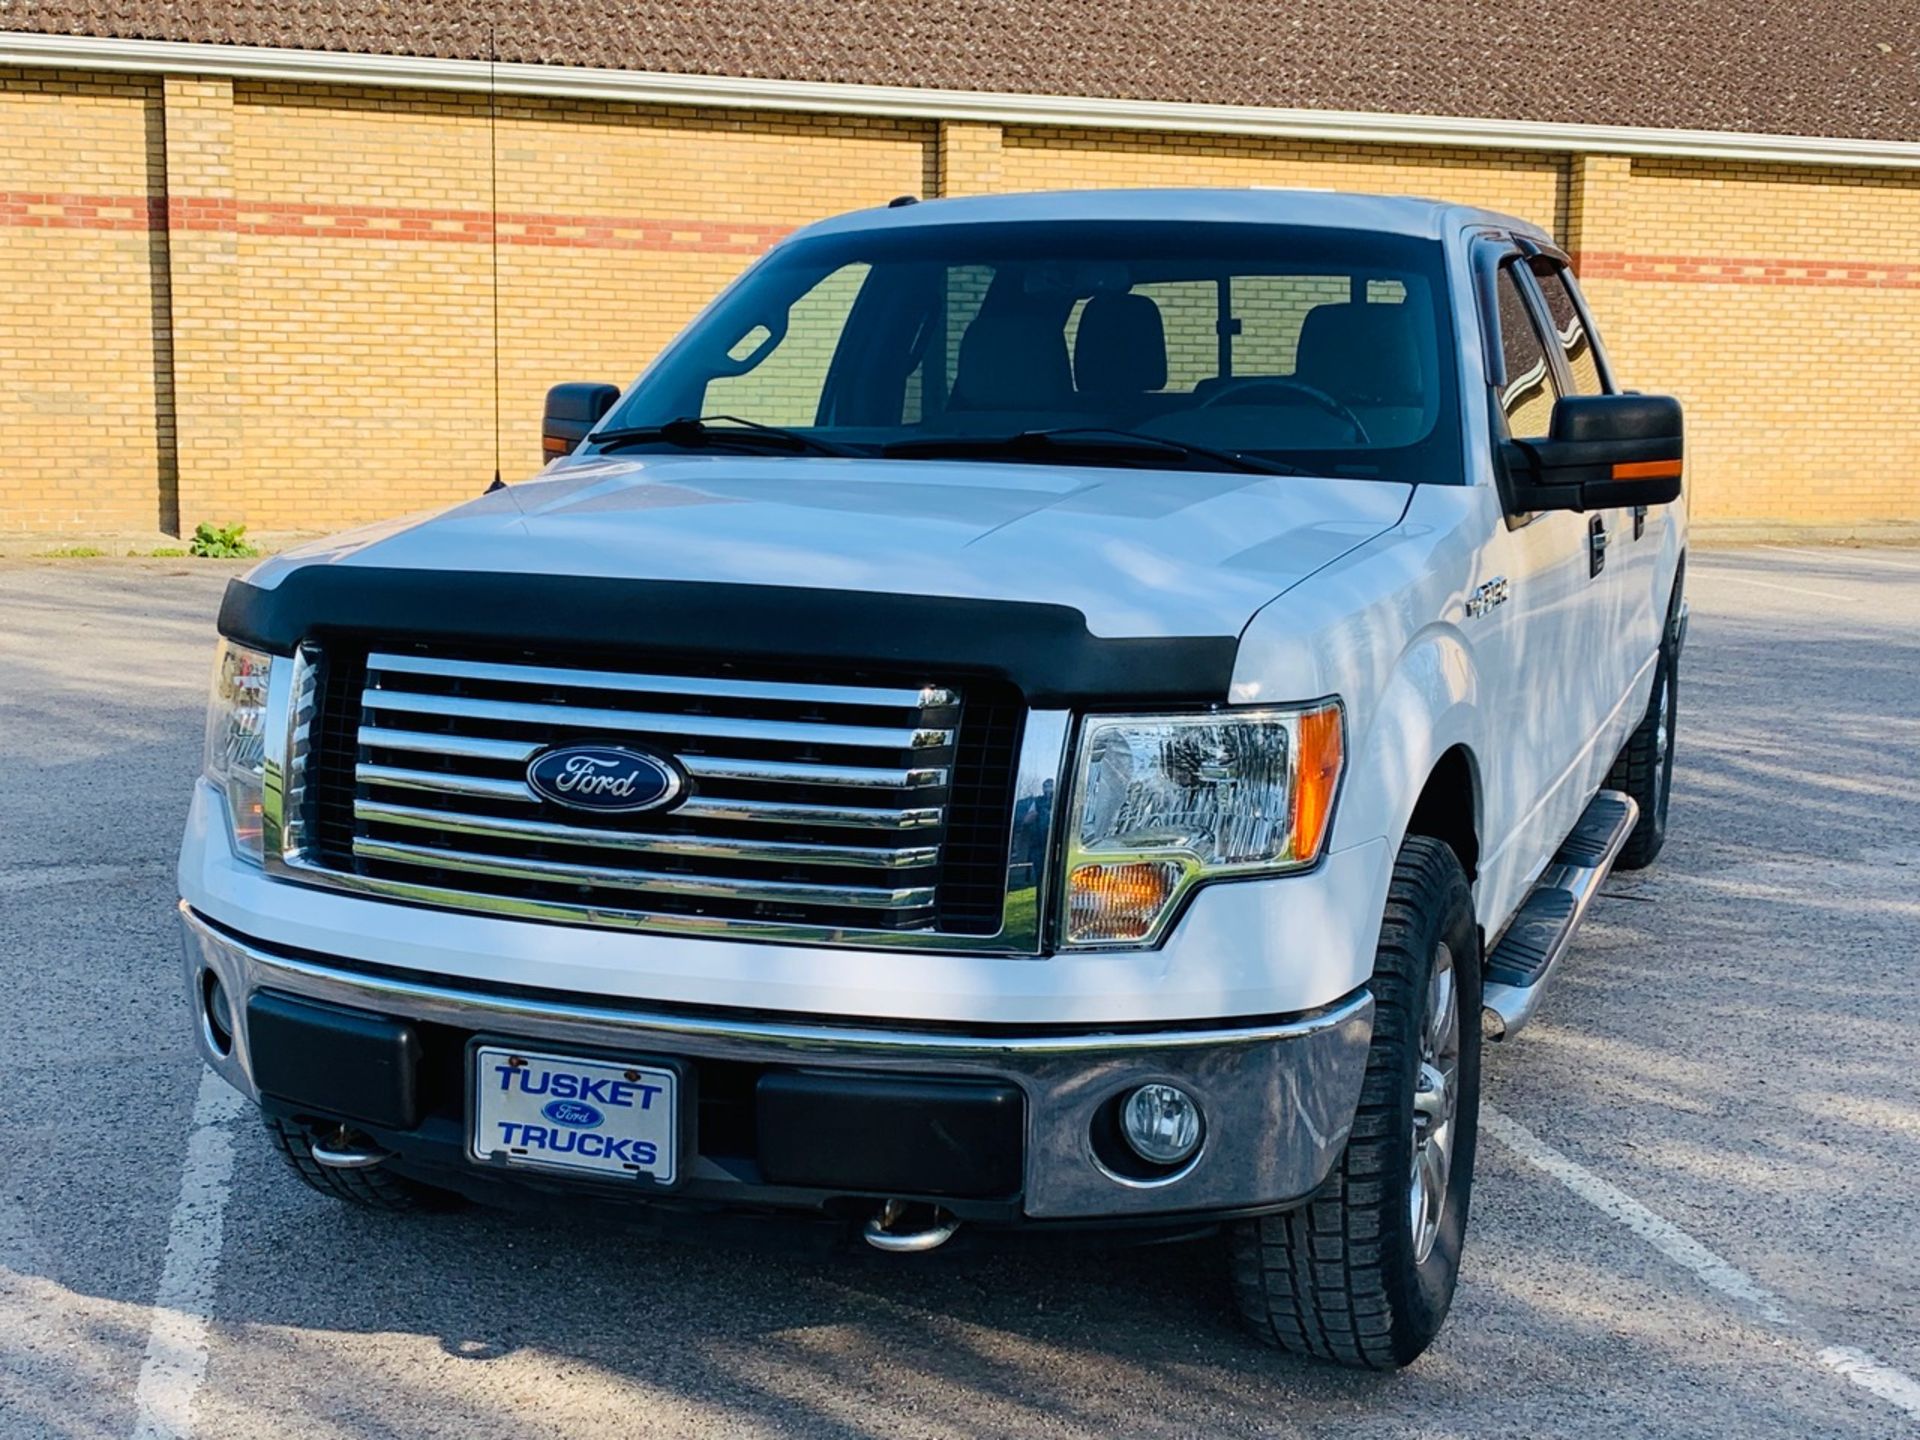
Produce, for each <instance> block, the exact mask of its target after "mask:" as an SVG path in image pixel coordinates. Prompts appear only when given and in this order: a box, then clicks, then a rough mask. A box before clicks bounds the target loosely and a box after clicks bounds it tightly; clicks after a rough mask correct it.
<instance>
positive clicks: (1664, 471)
mask: <svg viewBox="0 0 1920 1440" xmlns="http://www.w3.org/2000/svg"><path fill="white" fill-rule="evenodd" d="M1613 478H1614V479H1616V480H1678V479H1679V478H1680V462H1679V461H1678V460H1627V461H1622V462H1621V463H1619V464H1617V465H1615V466H1614V467H1613Z"/></svg>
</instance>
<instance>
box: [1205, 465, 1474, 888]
mask: <svg viewBox="0 0 1920 1440" xmlns="http://www.w3.org/2000/svg"><path fill="white" fill-rule="evenodd" d="M1434 488H1435V489H1438V487H1434ZM1426 494H1427V492H1426V491H1423V498H1425V497H1426ZM1474 498H1475V497H1474V495H1473V492H1472V491H1471V490H1470V489H1467V488H1465V487H1461V488H1459V489H1456V490H1454V491H1453V493H1452V494H1451V495H1446V494H1441V495H1439V496H1437V497H1436V498H1435V501H1434V502H1433V503H1430V504H1429V505H1427V506H1425V507H1421V508H1422V509H1424V510H1425V511H1426V513H1425V514H1416V512H1414V511H1410V512H1409V517H1408V520H1407V521H1405V522H1403V523H1402V524H1401V525H1400V526H1398V527H1396V528H1395V529H1393V530H1389V531H1387V532H1385V533H1384V534H1382V535H1380V536H1378V537H1376V538H1375V539H1373V540H1371V541H1369V542H1368V543H1366V544H1365V545H1362V546H1360V547H1359V548H1358V549H1356V550H1354V551H1352V552H1351V553H1349V554H1348V555H1346V556H1344V557H1342V558H1341V559H1340V560H1339V561H1337V562H1335V563H1334V564H1333V565H1331V566H1329V567H1328V568H1327V569H1325V570H1323V571H1321V572H1320V573H1319V574H1317V575H1315V576H1314V577H1312V579H1310V580H1308V581H1307V582H1305V583H1304V584H1302V585H1300V586H1298V587H1297V588H1296V589H1294V590H1293V591H1290V592H1288V593H1287V594H1286V595H1283V596H1281V597H1280V598H1279V599H1278V600H1276V601H1275V602H1274V603H1273V604H1271V605H1269V606H1267V607H1266V608H1265V609H1264V610H1262V611H1261V612H1260V613H1259V614H1258V615H1256V616H1255V617H1254V619H1253V621H1252V623H1250V624H1249V625H1248V627H1247V629H1246V631H1245V633H1244V634H1243V635H1242V636H1241V642H1240V650H1239V655H1238V658H1237V661H1236V667H1235V672H1234V684H1233V690H1232V699H1233V701H1234V702H1235V703H1238V704H1250V703H1268V704H1274V703H1282V702H1285V701H1298V700H1309V699H1314V698H1317V697H1319V696H1323V695H1338V696H1339V697H1340V698H1341V700H1342V701H1343V702H1344V704H1345V706H1346V711H1347V762H1346V770H1345V776H1344V778H1343V780H1342V782H1341V794H1340V798H1339V802H1338V805H1337V807H1336V809H1335V812H1334V820H1333V834H1332V837H1331V840H1330V841H1329V849H1330V850H1333V851H1338V850H1344V849H1346V848H1349V847H1351V846H1355V845H1363V844H1367V843H1369V842H1371V841H1375V840H1386V841H1388V842H1389V843H1390V844H1391V845H1392V846H1393V847H1395V848H1398V846H1399V843H1400V840H1401V837H1402V836H1403V835H1404V834H1405V832H1406V827H1407V822H1408V820H1409V819H1410V818H1411V816H1412V814H1413V807H1414V805H1415V803H1416V801H1417V800H1418V799H1419V797H1420V792H1421V790H1422V788H1423V787H1424V786H1425V784H1426V780H1427V777H1428V776H1429V775H1431V774H1432V773H1433V770H1434V767H1435V766H1436V765H1437V764H1438V763H1439V761H1440V759H1441V757H1442V756H1444V755H1445V754H1446V753H1447V752H1448V751H1449V750H1451V749H1454V748H1455V747H1464V749H1465V750H1466V752H1467V754H1468V757H1469V760H1470V761H1471V762H1472V769H1473V773H1474V778H1475V790H1476V795H1475V804H1476V813H1477V812H1478V800H1479V796H1478V781H1479V767H1480V757H1481V755H1482V750H1483V741H1484V736H1483V733H1482V732H1483V727H1484V726H1485V723H1486V722H1485V718H1484V717H1485V706H1484V699H1483V689H1484V687H1483V684H1482V679H1481V676H1480V673H1479V668H1478V662H1477V660H1476V658H1475V655H1474V651H1473V648H1472V646H1471V645H1470V644H1469V643H1468V641H1467V638H1466V636H1465V635H1464V634H1463V633H1462V632H1461V629H1460V627H1459V624H1458V623H1457V622H1458V621H1459V620H1460V619H1461V618H1463V617H1464V615H1465V603H1466V596H1465V587H1466V584H1467V577H1469V576H1471V575H1472V574H1474V570H1475V565H1474V557H1475V546H1474V543H1473V535H1474V529H1473V525H1474V517H1475V515H1476V513H1477V512H1476V509H1475V507H1474V504H1473V500H1474ZM1436 520H1437V521H1438V522H1439V523H1434V522H1435V521H1436Z"/></svg>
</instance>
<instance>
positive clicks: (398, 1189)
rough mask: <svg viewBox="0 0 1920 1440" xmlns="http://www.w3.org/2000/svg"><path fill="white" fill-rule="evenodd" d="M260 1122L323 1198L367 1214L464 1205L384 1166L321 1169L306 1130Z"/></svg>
mask: <svg viewBox="0 0 1920 1440" xmlns="http://www.w3.org/2000/svg"><path fill="white" fill-rule="evenodd" d="M261 1118H262V1120H264V1122H265V1123H266V1127H267V1135H268V1136H269V1137H270V1138H271V1139H272V1141H273V1148H274V1149H276V1150H278V1151H279V1152H280V1156H281V1158H282V1159H284V1160H285V1161H286V1162H287V1166H288V1168H290V1169H291V1170H292V1171H293V1173H294V1174H296V1175H298V1176H299V1177H300V1178H301V1179H302V1180H303V1181H305V1182H306V1183H307V1184H308V1185H309V1186H310V1187H312V1188H313V1189H315V1190H318V1191H319V1192H320V1193H321V1194H322V1195H327V1196H331V1197H332V1198H333V1199H335V1200H344V1201H346V1202H347V1203H348V1204H350V1205H359V1206H361V1207H362V1208H364V1209H368V1210H384V1211H387V1212H388V1213H389V1214H408V1215H411V1214H419V1213H422V1212H426V1211H434V1210H452V1209H455V1208H457V1207H458V1206H459V1205H460V1204H461V1203H462V1201H461V1199H460V1197H459V1196H458V1195H456V1194H454V1193H453V1192H452V1191H451V1190H441V1189H437V1188H436V1187H434V1186H432V1185H423V1184H421V1183H420V1182H419V1181H418V1180H409V1179H408V1178H407V1177H406V1176H404V1175H396V1174H395V1173H394V1172H393V1171H391V1170H388V1169H386V1168H384V1167H383V1166H379V1165H374V1166H370V1167H369V1168H367V1169H364V1170H342V1169H338V1168H336V1167H335V1166H332V1165H322V1164H321V1163H320V1162H319V1161H318V1160H316V1159H314V1158H313V1143H312V1140H311V1138H310V1137H309V1135H308V1133H307V1131H306V1129H305V1128H304V1127H302V1126H299V1125H295V1124H293V1123H292V1122H291V1121H287V1120H280V1119H276V1118H275V1117H273V1116H271V1115H266V1116H262V1117H261Z"/></svg>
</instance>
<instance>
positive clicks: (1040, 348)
mask: <svg viewBox="0 0 1920 1440" xmlns="http://www.w3.org/2000/svg"><path fill="white" fill-rule="evenodd" d="M1072 399H1073V372H1072V371H1071V370H1070V369H1069V368H1068V365H1067V337H1066V335H1065V334H1064V333H1063V332H1062V331H1061V328H1060V325H1059V322H1058V321H1049V320H1046V319H1044V318H1042V317H1041V316H1039V315H1036V314H1032V313H1030V312H1025V311H999V312H991V313H990V312H988V311H985V310H983V311H981V312H980V314H978V315H976V316H975V317H974V319H973V323H972V324H971V325H969V326H967V332H966V334H965V335H963V336H961V337H960V357H959V362H958V364H957V365H956V366H955V367H954V376H953V395H952V399H951V400H950V401H949V408H951V409H954V410H1062V409H1065V408H1067V406H1068V405H1069V404H1070V403H1071V402H1072Z"/></svg>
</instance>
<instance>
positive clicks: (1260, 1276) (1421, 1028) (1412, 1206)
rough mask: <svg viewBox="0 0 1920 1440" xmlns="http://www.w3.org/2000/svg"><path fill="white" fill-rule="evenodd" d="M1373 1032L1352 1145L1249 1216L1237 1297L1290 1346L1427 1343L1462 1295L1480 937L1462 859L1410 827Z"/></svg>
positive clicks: (1405, 1353)
mask: <svg viewBox="0 0 1920 1440" xmlns="http://www.w3.org/2000/svg"><path fill="white" fill-rule="evenodd" d="M1373 999H1374V1017H1373V1043H1372V1046H1371V1048H1370V1049H1369V1051H1368V1054H1367V1072H1366V1078H1365V1080H1364V1081H1363V1083H1362V1086H1361V1091H1360V1106H1359V1109H1358V1111H1357V1113H1356V1114H1355V1116H1354V1121H1353V1129H1352V1131H1351V1133H1350V1134H1349V1135H1348V1138H1347V1145H1346V1149H1345V1151H1344V1152H1343V1153H1342V1155H1341V1157H1340V1160H1339V1162H1338V1163H1337V1164H1336V1165H1335V1166H1334V1169H1333V1173H1332V1174H1331V1175H1329V1176H1328V1178H1327V1182H1326V1184H1325V1185H1324V1186H1322V1187H1321V1189H1320V1191H1319V1193H1318V1194H1316V1195H1315V1196H1314V1198H1313V1199H1312V1200H1311V1201H1309V1202H1308V1203H1307V1204H1306V1205H1304V1206H1302V1207H1301V1208H1300V1209H1298V1210H1293V1211H1289V1212H1287V1213H1285V1214H1282V1215H1270V1216H1263V1217H1262V1218H1260V1219H1257V1220H1248V1221H1242V1222H1239V1223H1238V1224H1236V1225H1235V1226H1234V1227H1233V1229H1232V1232H1231V1235H1230V1242H1229V1243H1230V1259H1231V1265H1232V1272H1233V1281H1234V1295H1235V1299H1236V1301H1237V1303H1238V1306H1239V1309H1240V1312H1241V1315H1242V1316H1243V1317H1244V1318H1245V1320H1246V1321H1247V1323H1248V1325H1249V1326H1251V1327H1252V1329H1253V1331H1254V1333H1255V1334H1257V1335H1258V1336H1259V1337H1260V1338H1261V1339H1263V1340H1265V1341H1267V1342H1268V1343H1269V1344H1272V1345H1276V1346H1278V1347H1279V1348H1280V1349H1282V1350H1288V1351H1292V1352H1294V1353H1296V1354H1301V1355H1312V1356H1316V1357H1318V1358H1320V1359H1323V1360H1331V1361H1334V1362H1336V1363H1338V1364H1342V1365H1351V1366H1355V1367H1358V1368H1363V1369H1370V1370H1389V1369H1397V1368H1398V1367H1400V1366H1403V1365H1407V1364H1410V1363H1411V1362H1412V1361H1413V1360H1415V1359H1416V1358H1418V1357H1419V1355H1420V1354H1421V1352H1422V1351H1424V1350H1425V1349H1426V1348H1427V1346H1428V1345H1430V1344H1432V1343H1433V1338H1434V1336H1435V1335H1437V1334H1438V1333H1439V1331H1440V1326H1441V1322H1442V1321H1444V1320H1445V1319H1446V1315H1447V1309H1448V1307H1449V1306H1450V1305H1451V1304H1452V1303H1453V1292H1454V1286H1455V1283H1456V1282H1457V1280H1458V1278H1459V1273H1460V1250H1461V1245H1462V1242H1463V1240H1464V1239H1465V1236H1466V1228H1467V1207H1468V1201H1469V1199H1470V1197H1471V1195H1472V1192H1473V1161H1474V1150H1475V1141H1476V1137H1477V1131H1478V1126H1479V1118H1480V945H1479V930H1478V927H1477V926H1476V924H1475V921H1474V914H1473V898H1472V893H1471V891H1470V890H1469V889H1468V886H1467V877H1466V874H1465V873H1464V872H1463V871H1462V869H1461V867H1460V861H1459V858H1458V857H1457V856H1456V855H1455V854H1454V853H1453V851H1452V850H1451V849H1450V848H1448V847H1447V846H1446V845H1444V844H1442V843H1441V842H1440V841H1438V840H1433V839H1430V838H1428V837H1426V836H1422V835H1411V836H1408V837H1407V840H1406V842H1405V844H1404V845H1402V847H1401V850H1400V856H1399V859H1398V861H1397V862H1396V863H1395V865H1394V873H1393V883H1392V886H1391V888H1390V889H1389V890H1388V892H1387V909H1386V916H1385V919H1384V921H1383V923H1382V925H1381V932H1380V947H1379V950H1378V952H1377V955H1376V958H1375V962H1374V981H1373Z"/></svg>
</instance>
